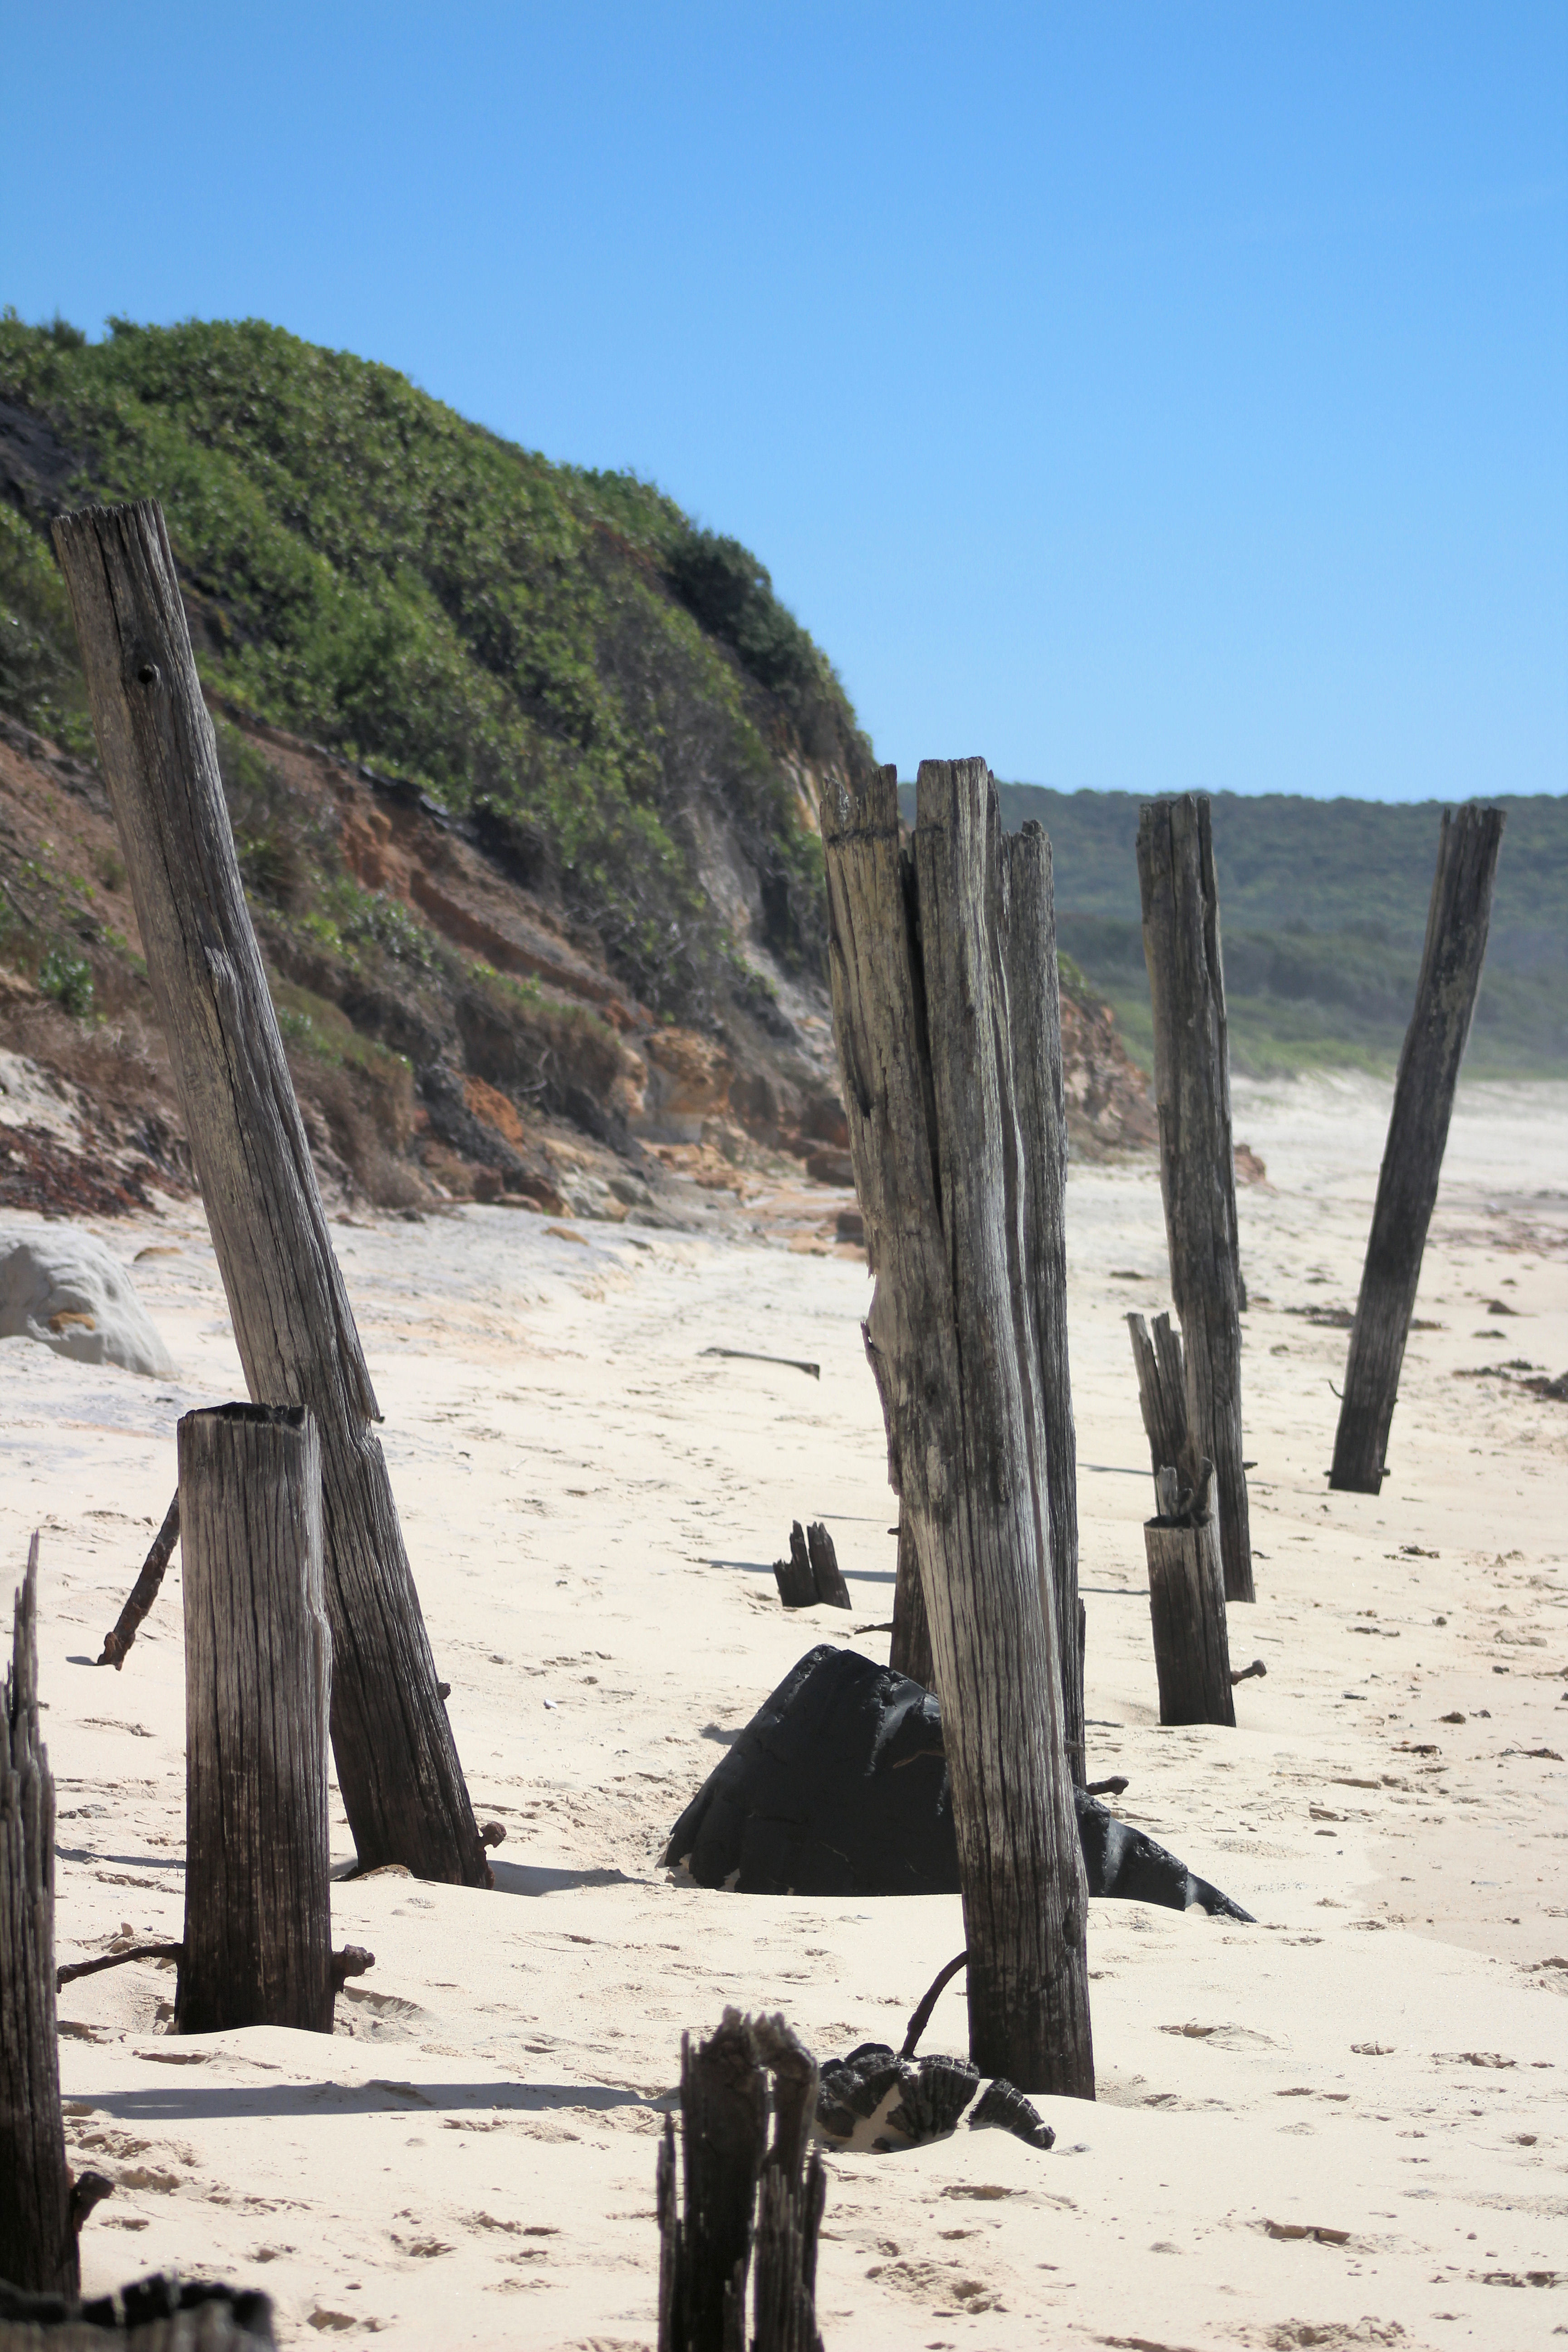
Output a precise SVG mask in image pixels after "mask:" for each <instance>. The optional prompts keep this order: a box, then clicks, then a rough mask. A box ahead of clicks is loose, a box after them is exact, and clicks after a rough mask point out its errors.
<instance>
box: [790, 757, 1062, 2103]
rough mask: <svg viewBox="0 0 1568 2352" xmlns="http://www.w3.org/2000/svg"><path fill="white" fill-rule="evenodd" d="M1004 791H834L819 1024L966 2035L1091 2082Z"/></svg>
mask: <svg viewBox="0 0 1568 2352" xmlns="http://www.w3.org/2000/svg"><path fill="white" fill-rule="evenodd" d="M822 814H823V841H824V847H825V850H826V869H827V890H828V919H829V969H830V972H831V976H832V982H833V1009H834V1030H835V1038H836V1043H837V1052H838V1060H839V1069H840V1075H841V1077H842V1081H843V1092H844V1100H845V1105H846V1108H847V1117H848V1122H849V1142H850V1152H851V1156H852V1159H853V1161H854V1167H855V1180H856V1189H857V1191H858V1194H859V1199H860V1204H861V1209H862V1213H863V1214H864V1216H865V1220H866V1234H867V1243H868V1254H869V1258H870V1265H871V1269H872V1272H873V1274H874V1275H875V1277H876V1288H875V1291H874V1294H873V1297H872V1301H871V1308H870V1313H869V1315H868V1318H867V1320H866V1325H865V1336H866V1349H867V1354H868V1358H869V1360H870V1363H871V1366H872V1369H873V1371H874V1372H875V1374H876V1377H877V1381H878V1386H879V1391H880V1393H881V1399H882V1407H883V1412H884V1414H885V1416H886V1420H887V1424H888V1434H889V1469H890V1471H891V1474H892V1475H893V1476H894V1478H895V1479H896V1481H897V1483H898V1486H899V1489H900V1519H902V1518H903V1517H905V1516H907V1517H909V1518H910V1521H911V1522H912V1533H913V1537H914V1541H915V1547H916V1551H917V1553H918V1557H919V1560H920V1566H921V1584H922V1588H923V1592H924V1599H925V1603H926V1613H927V1618H928V1621H929V1626H930V1633H931V1649H932V1654H933V1658H934V1663H935V1680H936V1689H937V1694H938V1696H939V1697H940V1699H941V1702H942V1731H943V1737H944V1740H945V1743H946V1748H947V1756H948V1764H949V1769H950V1770H951V1773H952V1792H953V1816H954V1823H955V1827H956V1831H957V1843H958V1857H959V1876H960V1882H961V1885H962V1889H963V1910H964V1924H965V1934H966V1941H967V1944H968V1948H969V2030H970V2054H971V2056H972V2057H973V2060H974V2063H976V2064H977V2065H978V2066H979V2068H980V2070H981V2072H982V2073H983V2074H1004V2075H1005V2076H1006V2077H1007V2078H1008V2079H1009V2080H1011V2081H1012V2082H1014V2083H1016V2084H1018V2085H1019V2087H1020V2088H1022V2089H1026V2090H1031V2091H1033V2090H1039V2091H1053V2092H1058V2093H1065V2094H1068V2095H1080V2096H1085V2097H1089V2096H1092V2095H1093V2088H1094V2068H1093V2054H1092V2049H1091V2043H1090V2035H1089V1980H1088V1967H1087V1958H1086V1949H1085V1929H1086V1925H1087V1892H1086V1885H1085V1879H1084V1871H1083V1859H1082V1854H1081V1851H1080V1849H1079V1839H1078V1829H1077V1818H1076V1811H1075V1808H1074V1803H1073V1794H1072V1783H1071V1779H1070V1776H1069V1773H1068V1757H1067V1734H1066V1726H1065V1722H1064V1719H1063V1702H1062V1691H1061V1678H1060V1672H1059V1666H1058V1655H1059V1653H1058V1637H1057V1626H1056V1608H1055V1591H1054V1586H1053V1582H1052V1576H1051V1563H1050V1528H1049V1517H1048V1504H1047V1478H1046V1437H1045V1429H1044V1423H1043V1419H1042V1415H1041V1411H1040V1399H1039V1380H1038V1373H1037V1363H1036V1361H1035V1360H1034V1356H1033V1348H1032V1342H1026V1336H1025V1329H1022V1328H1020V1319H1019V1314H1018V1304H1017V1302H1018V1301H1019V1300H1020V1299H1026V1298H1027V1297H1028V1275H1027V1269H1026V1245H1025V1237H1024V1203H1023V1186H1024V1184H1025V1182H1026V1163H1025V1157H1024V1147H1023V1141H1022V1137H1021V1133H1020V1128H1019V1119H1018V1111H1017V1102H1016V1081H1015V1076H1014V1066H1013V1045H1012V1037H1011V1033H1010V1024H1009V1017H1008V1004H1007V989H1006V981H1005V970H1004V961H1003V944H1002V938H1001V913H1000V889H1001V881H1000V872H999V865H1000V861H999V857H998V854H997V838H998V835H997V827H996V823H995V817H994V785H993V784H992V782H991V779H990V776H989V773H988V772H987V770H986V767H985V763H984V761H981V760H965V761H925V762H924V763H923V764H922V766H921V771H920V780H919V783H918V786H917V809H916V823H915V833H914V842H913V849H912V853H910V852H906V851H903V850H902V849H901V848H900V826H899V804H898V780H897V776H896V773H895V772H894V771H893V770H892V769H891V768H884V769H881V770H879V771H873V772H871V773H870V774H869V775H865V776H862V777H858V778H857V779H856V780H854V781H853V782H833V783H830V784H829V785H828V786H827V787H826V789H825V791H824V793H823V803H822Z"/></svg>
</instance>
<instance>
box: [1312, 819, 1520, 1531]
mask: <svg viewBox="0 0 1568 2352" xmlns="http://www.w3.org/2000/svg"><path fill="white" fill-rule="evenodd" d="M1502 826H1503V813H1502V811H1501V809H1489V808H1482V807H1480V806H1479V803H1476V802H1474V801H1471V802H1469V803H1467V804H1466V806H1465V807H1463V808H1462V809H1460V810H1459V811H1458V814H1457V815H1455V816H1453V817H1452V818H1450V816H1449V814H1448V813H1447V810H1445V811H1444V814H1443V824H1442V830H1441V832H1440V833H1439V835H1438V836H1437V871H1436V875H1435V876H1434V877H1433V881H1432V899H1431V904H1430V906H1429V907H1428V908H1427V910H1426V947H1425V950H1423V953H1422V957H1421V977H1420V979H1419V980H1418V981H1417V982H1416V986H1415V1012H1414V1013H1412V1014H1411V1016H1410V1026H1409V1028H1408V1029H1407V1030H1406V1031H1405V1044H1404V1046H1403V1048H1402V1049H1401V1052H1400V1055H1399V1075H1398V1077H1397V1078H1396V1080H1395V1082H1394V1109H1393V1111H1392V1113H1391V1115H1390V1118H1389V1121H1388V1141H1387V1143H1386V1145H1385V1146H1384V1154H1383V1168H1382V1171H1381V1173H1380V1174H1379V1177H1378V1180H1377V1205H1376V1207H1375V1208H1374V1209H1373V1213H1372V1234H1371V1237H1370V1239H1369V1240H1368V1242H1367V1245H1366V1264H1365V1265H1364V1266H1363V1269H1362V1277H1361V1297H1359V1299H1358V1300H1357V1301H1356V1313H1355V1325H1354V1328H1353V1329H1352V1332H1351V1345H1350V1360H1349V1362H1348V1363H1347V1365H1346V1367H1345V1385H1344V1397H1343V1401H1342V1403H1341V1406H1340V1425H1339V1431H1338V1433H1337V1435H1336V1436H1335V1439H1334V1464H1333V1468H1332V1469H1331V1472H1330V1473H1329V1484H1330V1486H1338V1487H1340V1488H1342V1489H1348V1490H1349V1492H1351V1493H1352V1494H1355V1495H1375V1494H1376V1493H1377V1492H1378V1490H1379V1488H1380V1487H1381V1486H1382V1484H1383V1480H1384V1454H1385V1453H1386V1451H1387V1447H1388V1431H1389V1424H1390V1423H1391V1422H1392V1421H1393V1419H1394V1399H1395V1397H1396V1396H1397V1395H1398V1393H1399V1374H1400V1370H1401V1367H1402V1366H1403V1364H1404V1361H1405V1336H1406V1334H1407V1332H1408V1331H1409V1328H1410V1318H1411V1316H1412V1315H1413V1314H1414V1313H1415V1291H1416V1286H1417V1285H1418V1284H1419V1282H1420V1279H1421V1259H1422V1255H1423V1254H1424V1252H1425V1250H1426V1233H1427V1228H1428V1227H1429V1225H1430V1224H1431V1222H1432V1211H1433V1209H1434V1207H1435V1206H1436V1200H1437V1180H1438V1178H1439V1176H1440V1175H1441V1174H1442V1172H1443V1152H1444V1150H1445V1148H1446V1146H1447V1140H1448V1120H1449V1118H1450V1116H1451V1114H1452V1111H1453V1108H1454V1089H1455V1087H1456V1086H1457V1085H1458V1078H1459V1064H1460V1063H1461V1062H1462V1061H1463V1059H1464V1055H1465V1045H1466V1043H1467V1041H1468V1037H1469V1034H1470V1019H1471V1016H1472V1014H1473V1013H1474V1012H1475V1009H1476V991H1477V989H1478V988H1479V986H1480V979H1481V965H1482V963H1483V962H1484V961H1485V959H1486V952H1487V932H1488V929H1489V926H1490V923H1491V913H1492V889H1493V886H1494V885H1495V883H1496V880H1497V862H1498V852H1499V850H1500V848H1501V846H1502Z"/></svg>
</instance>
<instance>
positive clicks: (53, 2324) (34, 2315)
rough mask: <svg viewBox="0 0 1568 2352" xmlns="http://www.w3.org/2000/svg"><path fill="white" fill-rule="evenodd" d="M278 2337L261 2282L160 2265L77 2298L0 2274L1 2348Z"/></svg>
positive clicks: (200, 2349)
mask: <svg viewBox="0 0 1568 2352" xmlns="http://www.w3.org/2000/svg"><path fill="white" fill-rule="evenodd" d="M276 2342H277V2338H276V2336H274V2334H273V2332H272V2304H271V2299H270V2297H268V2295H265V2294H261V2293H259V2292H258V2290H257V2289H255V2288H249V2287H231V2286H213V2285H209V2284H198V2283H197V2282H195V2281H192V2280H185V2279H181V2278H178V2277H176V2276H175V2275H174V2274H173V2273H159V2274H157V2275H154V2276H153V2277H152V2278H143V2279H138V2280H137V2281H136V2282H135V2284H133V2285H131V2286H126V2287H121V2288H120V2289H119V2290H118V2291H117V2292H116V2293H114V2294H101V2295H94V2296H93V2297H92V2298H91V2300H90V2301H89V2302H87V2303H78V2302H77V2301H76V2300H75V2299H74V2297H72V2296H68V2295H64V2294H21V2293H19V2292H18V2291H17V2289H16V2287H14V2286H10V2285H7V2284H6V2283H5V2281H4V2280H0V2352H110V2347H111V2346H113V2345H116V2344H118V2345H121V2346H122V2347H124V2352H258V2347H264V2346H265V2347H273V2346H274V2345H276Z"/></svg>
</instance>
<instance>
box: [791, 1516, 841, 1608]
mask: <svg viewBox="0 0 1568 2352" xmlns="http://www.w3.org/2000/svg"><path fill="white" fill-rule="evenodd" d="M773 1575H774V1577H775V1579H776V1580H777V1583H778V1588H779V1599H780V1600H781V1601H783V1602H784V1607H785V1608H786V1609H815V1608H816V1606H817V1604H818V1603H819V1602H821V1603H822V1604H823V1605H824V1606H826V1608H829V1609H852V1608H853V1607H854V1605H855V1604H854V1602H853V1601H851V1600H850V1598H849V1587H848V1586H847V1584H846V1583H845V1581H844V1576H843V1572H842V1570H840V1568H839V1565H838V1555H837V1552H836V1551H835V1549H834V1548H833V1538H832V1537H831V1536H830V1535H829V1534H828V1532H827V1529H826V1527H824V1525H823V1523H822V1521H821V1520H820V1519H814V1520H813V1521H812V1523H811V1525H810V1527H809V1528H803V1527H802V1526H801V1523H800V1521H799V1520H798V1519H796V1520H795V1524H794V1526H793V1527H792V1528H790V1531H789V1558H788V1559H775V1560H774V1562H773Z"/></svg>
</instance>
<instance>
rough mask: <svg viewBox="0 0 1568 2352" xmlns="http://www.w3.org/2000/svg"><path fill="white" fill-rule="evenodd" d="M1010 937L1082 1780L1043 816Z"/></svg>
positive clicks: (1063, 1181) (1065, 1647)
mask: <svg viewBox="0 0 1568 2352" xmlns="http://www.w3.org/2000/svg"><path fill="white" fill-rule="evenodd" d="M1001 856H1002V873H1003V879H1004V886H1005V887H1004V891H1003V906H1004V910H1005V923H1004V927H1003V937H1004V941H1005V961H1006V973H1007V1003H1008V1010H1009V1013H1010V1014H1011V1019H1012V1031H1013V1038H1012V1043H1013V1077H1014V1084H1015V1087H1016V1100H1017V1110H1018V1131H1019V1135H1020V1137H1021V1139H1022V1142H1023V1150H1024V1165H1025V1171H1026V1181H1025V1184H1024V1264H1025V1269H1026V1297H1027V1304H1028V1307H1029V1310H1030V1314H1031V1317H1032V1319H1033V1339H1034V1355H1035V1360H1036V1363H1037V1368H1038V1377H1039V1384H1040V1412H1041V1417H1042V1419H1043V1420H1044V1423H1045V1433H1046V1512H1047V1519H1048V1521H1049V1524H1050V1553H1051V1581H1052V1584H1053V1586H1054V1587H1055V1591H1056V1624H1057V1659H1058V1669H1059V1672H1060V1675H1061V1685H1062V1726H1063V1737H1064V1738H1065V1739H1066V1741H1067V1752H1068V1768H1069V1769H1070V1770H1071V1773H1072V1776H1073V1779H1074V1780H1077V1781H1079V1782H1081V1781H1082V1780H1083V1778H1084V1763H1083V1603H1082V1601H1080V1600H1079V1591H1078V1436H1077V1433H1076V1431H1075V1429H1074V1426H1073V1411H1072V1371H1071V1367H1070V1363H1069V1360H1068V1251H1067V1177H1068V1107H1067V1089H1066V1087H1065V1085H1064V1083H1063V1077H1062V1003H1061V987H1060V981H1059V978H1058V971H1057V915H1056V901H1055V897H1054V893H1053V888H1052V874H1051V845H1050V843H1049V841H1048V840H1047V837H1046V833H1045V829H1044V827H1043V826H1042V825H1039V824H1036V823H1035V822H1034V821H1033V820H1032V819H1031V820H1030V821H1029V823H1027V824H1024V825H1022V826H1021V827H1020V828H1019V830H1018V831H1017V832H1016V833H1007V834H1004V835H1002V841H1001Z"/></svg>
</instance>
